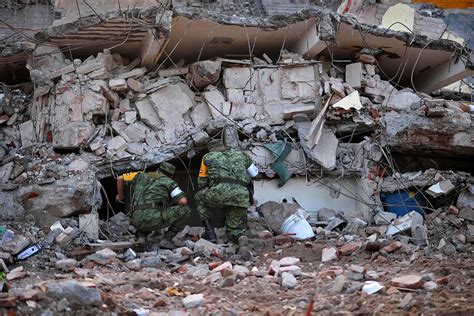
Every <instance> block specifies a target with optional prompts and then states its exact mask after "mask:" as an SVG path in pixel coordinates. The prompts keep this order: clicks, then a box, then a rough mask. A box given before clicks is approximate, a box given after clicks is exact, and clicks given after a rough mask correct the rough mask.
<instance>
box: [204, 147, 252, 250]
mask: <svg viewBox="0 0 474 316" xmlns="http://www.w3.org/2000/svg"><path fill="white" fill-rule="evenodd" d="M208 147H209V151H210V152H209V153H207V154H206V155H204V157H203V159H202V163H201V168H200V171H199V178H198V185H199V188H200V189H201V190H200V191H199V192H198V193H197V194H196V196H195V200H196V205H197V210H198V212H199V214H200V215H201V219H202V220H203V224H204V227H205V229H206V233H205V235H206V236H207V239H209V240H210V241H212V242H215V241H216V239H217V238H216V235H215V232H214V229H213V227H212V225H211V224H210V222H209V220H210V218H211V216H212V212H213V211H214V210H223V211H224V212H225V227H226V231H227V236H228V237H229V239H230V240H232V241H233V242H236V243H237V242H238V239H239V237H240V236H242V235H243V234H244V232H245V228H246V225H247V208H248V207H249V206H250V201H251V200H252V199H253V197H252V195H253V182H252V177H255V176H256V175H257V174H258V169H257V167H256V166H255V165H254V164H252V161H251V160H250V158H249V157H248V156H247V155H246V154H245V153H243V152H242V151H241V150H239V149H233V148H225V147H224V146H223V144H222V141H220V140H219V141H210V142H209V144H208Z"/></svg>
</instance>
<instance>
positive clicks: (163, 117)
mask: <svg viewBox="0 0 474 316" xmlns="http://www.w3.org/2000/svg"><path fill="white" fill-rule="evenodd" d="M147 99H148V102H149V103H146V102H142V101H140V102H137V108H138V110H139V113H140V117H141V118H143V116H142V112H147V113H150V115H151V118H145V119H146V120H149V122H150V124H152V123H155V124H156V123H157V122H156V121H158V123H161V124H160V125H150V124H149V126H150V127H151V128H152V129H153V130H155V131H159V132H160V134H161V136H160V134H159V137H160V138H162V140H163V141H165V142H173V141H174V140H176V139H177V138H178V137H179V135H181V134H182V133H184V132H185V131H187V130H188V128H189V124H192V122H191V120H190V119H188V118H189V116H188V115H187V114H188V112H189V111H190V110H191V109H192V108H193V106H194V105H195V104H196V101H194V93H193V92H192V91H191V89H190V88H189V87H188V86H187V85H186V84H184V83H181V82H180V83H177V84H174V85H168V86H166V87H164V88H162V89H160V90H158V91H156V92H154V93H152V94H151V95H149V96H148V98H147ZM138 103H141V105H140V107H139V106H138ZM150 106H151V108H150ZM170 109H173V110H172V111H171V110H170ZM153 112H154V113H156V115H153Z"/></svg>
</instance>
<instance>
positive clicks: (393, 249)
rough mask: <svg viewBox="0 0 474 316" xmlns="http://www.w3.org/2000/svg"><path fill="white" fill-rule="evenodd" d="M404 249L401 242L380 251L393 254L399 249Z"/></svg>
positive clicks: (393, 243)
mask: <svg viewBox="0 0 474 316" xmlns="http://www.w3.org/2000/svg"><path fill="white" fill-rule="evenodd" d="M401 247H402V243H401V242H399V241H395V242H392V243H391V244H390V245H388V246H385V247H383V248H382V249H380V251H384V252H386V253H392V252H394V251H395V250H397V249H400V248H401Z"/></svg>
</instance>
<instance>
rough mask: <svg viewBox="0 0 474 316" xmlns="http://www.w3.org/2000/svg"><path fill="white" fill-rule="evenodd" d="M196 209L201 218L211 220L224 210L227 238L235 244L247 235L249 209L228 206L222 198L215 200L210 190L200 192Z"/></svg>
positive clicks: (196, 198)
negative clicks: (216, 212) (213, 214)
mask: <svg viewBox="0 0 474 316" xmlns="http://www.w3.org/2000/svg"><path fill="white" fill-rule="evenodd" d="M195 200H196V207H197V211H198V212H199V215H200V216H201V218H202V219H203V220H204V219H209V220H210V219H211V217H212V212H213V211H215V210H222V211H224V212H225V228H226V232H227V237H229V239H230V240H231V241H233V242H235V243H237V242H238V239H239V237H240V236H241V235H243V234H244V233H245V229H246V227H247V208H248V207H241V206H234V205H228V204H226V203H225V202H223V201H222V199H221V198H217V199H214V198H213V194H209V192H208V189H203V190H201V191H199V192H198V193H197V194H196V196H195Z"/></svg>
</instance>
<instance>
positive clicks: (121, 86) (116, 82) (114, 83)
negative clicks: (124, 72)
mask: <svg viewBox="0 0 474 316" xmlns="http://www.w3.org/2000/svg"><path fill="white" fill-rule="evenodd" d="M109 87H110V89H111V90H112V91H115V92H125V91H127V90H128V85H127V81H126V80H125V79H112V80H110V81H109Z"/></svg>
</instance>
